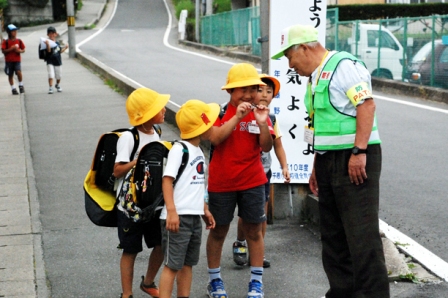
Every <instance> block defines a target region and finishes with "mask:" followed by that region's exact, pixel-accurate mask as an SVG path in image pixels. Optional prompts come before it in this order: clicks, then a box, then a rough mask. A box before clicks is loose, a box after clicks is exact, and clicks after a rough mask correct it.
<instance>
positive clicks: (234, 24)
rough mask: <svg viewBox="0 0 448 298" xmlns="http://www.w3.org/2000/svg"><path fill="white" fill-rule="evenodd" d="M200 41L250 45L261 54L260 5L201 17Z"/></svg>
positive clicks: (209, 43)
mask: <svg viewBox="0 0 448 298" xmlns="http://www.w3.org/2000/svg"><path fill="white" fill-rule="evenodd" d="M200 28H201V33H200V34H201V43H203V44H208V45H214V46H218V47H221V46H252V53H253V54H254V55H257V56H260V55H261V46H260V44H258V42H257V38H258V37H259V36H260V7H259V6H255V7H250V8H244V9H238V10H233V11H228V12H223V13H218V14H214V15H210V16H203V17H201V22H200Z"/></svg>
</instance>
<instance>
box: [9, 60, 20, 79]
mask: <svg viewBox="0 0 448 298" xmlns="http://www.w3.org/2000/svg"><path fill="white" fill-rule="evenodd" d="M21 70H22V67H21V63H20V62H5V73H6V75H7V76H12V75H14V73H15V72H17V71H21Z"/></svg>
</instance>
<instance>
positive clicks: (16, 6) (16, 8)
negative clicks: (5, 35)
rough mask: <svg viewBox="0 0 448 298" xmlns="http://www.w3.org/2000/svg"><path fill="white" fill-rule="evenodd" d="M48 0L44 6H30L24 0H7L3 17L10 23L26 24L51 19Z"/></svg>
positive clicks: (51, 14) (51, 12) (51, 9)
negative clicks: (7, 3)
mask: <svg viewBox="0 0 448 298" xmlns="http://www.w3.org/2000/svg"><path fill="white" fill-rule="evenodd" d="M51 3H52V2H51V1H48V3H47V5H46V6H45V7H44V8H39V7H33V6H30V5H28V4H26V3H24V1H20V0H9V5H8V8H7V10H6V12H5V13H6V16H5V19H6V20H9V22H11V23H18V24H28V23H32V22H42V21H48V20H50V21H53V6H52V4H51Z"/></svg>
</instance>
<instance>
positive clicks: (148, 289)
mask: <svg viewBox="0 0 448 298" xmlns="http://www.w3.org/2000/svg"><path fill="white" fill-rule="evenodd" d="M144 281H145V277H144V276H143V275H142V282H141V283H140V290H142V291H143V292H145V293H146V294H148V295H149V296H151V297H154V298H157V297H159V288H158V287H157V286H156V284H155V283H154V282H152V284H150V285H149V286H147V285H145V284H144V283H143V282H144Z"/></svg>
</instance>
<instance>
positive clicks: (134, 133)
mask: <svg viewBox="0 0 448 298" xmlns="http://www.w3.org/2000/svg"><path fill="white" fill-rule="evenodd" d="M125 131H129V132H131V133H132V136H133V137H134V148H132V151H131V155H130V156H129V160H130V161H133V160H134V155H135V153H137V149H138V145H139V143H140V138H139V136H138V130H137V127H135V126H134V127H132V128H131V129H129V128H119V129H116V130H113V131H112V132H125Z"/></svg>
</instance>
